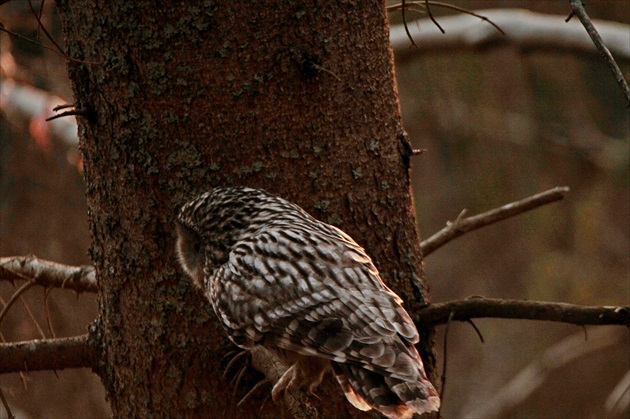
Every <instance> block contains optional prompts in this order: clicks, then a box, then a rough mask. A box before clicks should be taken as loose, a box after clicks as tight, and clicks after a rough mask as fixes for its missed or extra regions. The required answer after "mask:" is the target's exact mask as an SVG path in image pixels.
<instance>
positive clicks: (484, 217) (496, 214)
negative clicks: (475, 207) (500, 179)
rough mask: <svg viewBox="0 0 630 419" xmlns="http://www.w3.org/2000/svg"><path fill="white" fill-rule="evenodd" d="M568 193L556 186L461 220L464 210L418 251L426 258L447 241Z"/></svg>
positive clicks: (556, 199) (558, 198)
mask: <svg viewBox="0 0 630 419" xmlns="http://www.w3.org/2000/svg"><path fill="white" fill-rule="evenodd" d="M568 192H569V188H568V187H566V186H558V187H555V188H553V189H550V190H548V191H545V192H541V193H539V194H536V195H533V196H530V197H528V198H525V199H522V200H520V201H515V202H512V203H510V204H507V205H504V206H502V207H499V208H495V209H493V210H490V211H487V212H484V213H482V214H479V215H475V216H473V217H467V218H462V217H463V215H464V214H465V210H464V211H462V213H461V214H460V215H459V216H458V217H457V219H456V220H455V221H452V222H451V221H449V222H447V223H446V227H444V228H443V229H442V230H440V231H438V232H437V233H435V234H434V235H432V236H431V237H429V238H428V239H426V240H424V241H423V242H422V243H420V249H421V250H422V254H423V255H424V256H428V255H430V254H431V253H433V252H434V251H435V250H437V249H438V248H440V247H442V246H444V245H445V244H446V243H448V242H449V241H451V240H453V239H455V238H457V237H459V236H461V235H462V234H465V233H468V232H469V231H472V230H476V229H478V228H481V227H485V226H487V225H490V224H494V223H496V222H499V221H502V220H505V219H506V218H510V217H513V216H515V215H518V214H522V213H524V212H527V211H530V210H532V209H534V208H538V207H540V206H542V205H546V204H549V203H551V202H555V201H559V200H560V199H562V198H564V196H565V195H566V194H567V193H568Z"/></svg>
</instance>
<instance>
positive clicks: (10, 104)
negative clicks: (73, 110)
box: [0, 78, 79, 147]
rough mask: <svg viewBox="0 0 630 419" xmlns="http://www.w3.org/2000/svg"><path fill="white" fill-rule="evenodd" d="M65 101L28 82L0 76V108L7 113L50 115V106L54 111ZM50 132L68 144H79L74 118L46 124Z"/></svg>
mask: <svg viewBox="0 0 630 419" xmlns="http://www.w3.org/2000/svg"><path fill="white" fill-rule="evenodd" d="M66 102H67V101H66V100H64V99H62V98H60V97H58V96H55V95H51V94H50V93H48V92H45V91H43V90H40V89H37V88H35V87H33V86H30V85H28V84H24V83H20V82H18V81H16V80H13V79H11V78H0V110H2V111H3V112H5V113H6V114H8V115H9V119H11V117H12V116H14V115H19V116H20V117H25V118H28V119H29V120H30V119H34V118H42V117H44V116H49V115H51V112H50V108H53V107H54V108H53V111H55V112H56V109H57V108H59V106H57V105H59V104H65V103H66ZM48 127H49V129H50V133H51V134H52V135H53V136H55V138H58V139H60V140H61V141H63V142H64V143H66V144H67V145H68V146H71V147H76V146H77V145H78V144H79V135H78V134H77V121H76V118H62V119H56V120H54V121H53V122H51V123H50V124H48Z"/></svg>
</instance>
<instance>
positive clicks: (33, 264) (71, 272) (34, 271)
mask: <svg viewBox="0 0 630 419" xmlns="http://www.w3.org/2000/svg"><path fill="white" fill-rule="evenodd" d="M2 280H4V281H16V280H28V281H31V282H32V283H34V284H37V285H41V286H43V287H57V288H65V289H71V290H74V291H76V292H97V291H98V285H97V283H96V275H95V273H94V267H93V266H87V265H83V266H69V265H63V264H61V263H56V262H51V261H48V260H44V259H38V258H37V257H35V256H33V255H30V256H9V257H1V258H0V281H2Z"/></svg>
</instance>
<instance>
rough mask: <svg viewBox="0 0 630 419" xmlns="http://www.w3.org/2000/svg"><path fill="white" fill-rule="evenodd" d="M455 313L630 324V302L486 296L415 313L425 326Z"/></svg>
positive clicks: (459, 317) (459, 315) (462, 316)
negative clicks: (597, 303) (615, 303)
mask: <svg viewBox="0 0 630 419" xmlns="http://www.w3.org/2000/svg"><path fill="white" fill-rule="evenodd" d="M451 313H453V314H452V320H458V321H466V320H470V319H478V318H488V317H492V318H500V319H524V320H544V321H553V322H561V323H570V324H575V325H625V326H628V327H630V306H614V307H610V306H581V305H576V304H566V303H550V302H544V301H524V300H503V299H496V298H483V297H479V298H469V299H466V300H458V301H449V302H446V303H435V304H431V305H429V306H426V307H424V308H422V309H420V310H419V311H417V312H416V313H415V315H414V322H416V324H418V325H422V326H424V327H426V326H435V325H438V324H444V323H446V322H447V321H448V319H449V316H451Z"/></svg>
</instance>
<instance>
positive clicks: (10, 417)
mask: <svg viewBox="0 0 630 419" xmlns="http://www.w3.org/2000/svg"><path fill="white" fill-rule="evenodd" d="M0 400H2V405H3V406H4V410H6V411H7V418H8V419H13V418H14V417H15V416H14V415H13V412H11V407H10V406H9V402H8V401H7V399H6V398H5V397H4V393H3V392H2V388H1V387H0Z"/></svg>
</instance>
